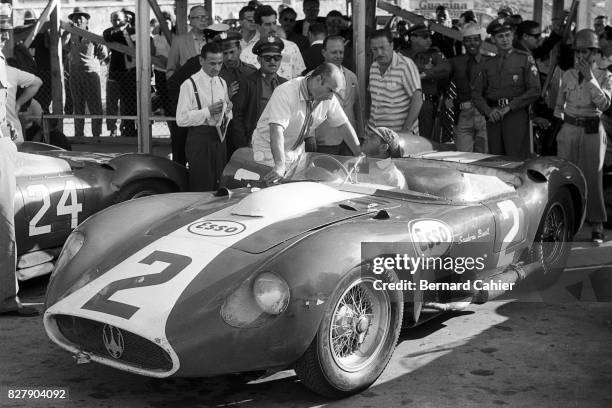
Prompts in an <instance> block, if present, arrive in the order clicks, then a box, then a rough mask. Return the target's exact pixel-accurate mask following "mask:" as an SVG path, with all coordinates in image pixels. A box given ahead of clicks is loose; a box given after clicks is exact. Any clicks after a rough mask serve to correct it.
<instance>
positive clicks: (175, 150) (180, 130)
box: [168, 120, 189, 165]
mask: <svg viewBox="0 0 612 408" xmlns="http://www.w3.org/2000/svg"><path fill="white" fill-rule="evenodd" d="M168 127H169V128H170V144H171V146H172V160H173V161H175V162H177V163H179V164H182V165H185V164H186V163H187V157H186V156H185V142H186V141H187V131H188V130H189V128H186V127H180V126H178V125H177V124H176V121H174V120H171V121H169V122H168Z"/></svg>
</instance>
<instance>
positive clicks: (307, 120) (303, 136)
mask: <svg viewBox="0 0 612 408" xmlns="http://www.w3.org/2000/svg"><path fill="white" fill-rule="evenodd" d="M314 108H315V105H314V101H313V100H312V99H310V100H307V101H306V117H305V118H304V124H303V125H302V130H301V131H300V135H299V136H298V138H297V140H296V141H295V143H294V144H293V146H292V147H291V150H295V149H297V148H298V147H300V146H301V145H302V143H304V139H306V136H307V135H308V132H309V131H310V126H311V125H312V112H313V111H314Z"/></svg>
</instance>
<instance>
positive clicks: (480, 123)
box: [449, 23, 487, 153]
mask: <svg viewBox="0 0 612 408" xmlns="http://www.w3.org/2000/svg"><path fill="white" fill-rule="evenodd" d="M461 34H463V46H464V47H465V51H466V54H464V55H459V56H456V57H454V58H451V59H450V60H449V62H450V67H451V79H452V81H453V82H454V83H455V85H456V86H457V99H456V107H457V108H458V111H459V117H458V119H457V123H456V125H455V147H456V148H457V150H458V151H461V152H477V153H486V152H487V125H486V123H487V121H486V119H485V117H484V116H483V115H482V114H481V113H480V112H479V111H478V109H476V107H475V106H474V104H473V103H472V83H473V82H474V79H475V77H476V74H477V73H478V65H479V64H480V63H481V62H482V61H483V60H484V59H486V58H487V57H484V56H483V55H481V54H480V47H481V45H482V29H481V28H480V26H479V25H478V24H476V23H467V24H465V25H464V26H463V28H462V30H461Z"/></svg>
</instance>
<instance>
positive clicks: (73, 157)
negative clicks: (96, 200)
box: [36, 150, 124, 169]
mask: <svg viewBox="0 0 612 408" xmlns="http://www.w3.org/2000/svg"><path fill="white" fill-rule="evenodd" d="M36 154H39V155H41V156H48V157H55V158H58V159H63V160H65V161H66V162H68V164H69V165H70V167H71V168H73V169H79V168H83V167H86V166H99V165H101V164H107V163H108V162H110V161H111V160H112V159H114V158H115V157H118V156H121V155H123V154H124V153H90V152H73V151H66V150H49V151H41V152H36Z"/></svg>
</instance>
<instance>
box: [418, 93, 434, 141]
mask: <svg viewBox="0 0 612 408" xmlns="http://www.w3.org/2000/svg"><path fill="white" fill-rule="evenodd" d="M436 108H437V106H436V104H435V103H434V102H432V101H431V100H430V99H425V100H424V101H423V106H422V107H421V111H420V112H419V134H420V136H421V137H424V138H427V139H430V140H431V139H432V138H433V128H434V122H435V120H436Z"/></svg>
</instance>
